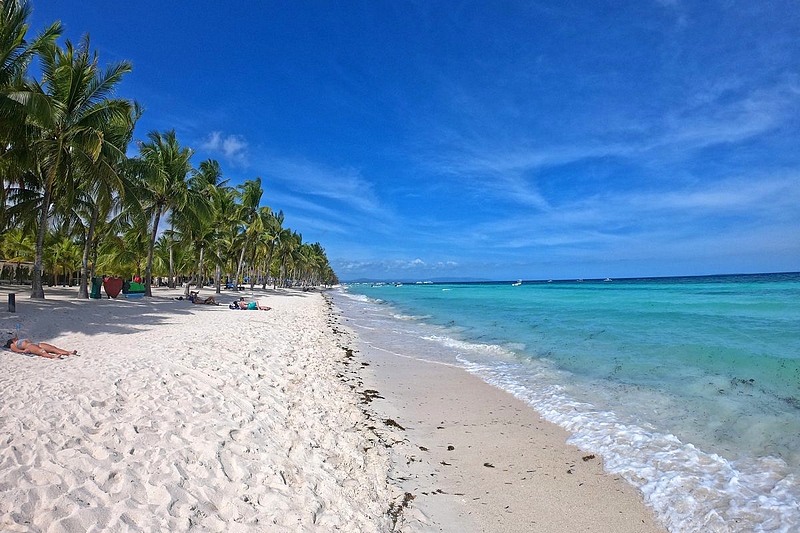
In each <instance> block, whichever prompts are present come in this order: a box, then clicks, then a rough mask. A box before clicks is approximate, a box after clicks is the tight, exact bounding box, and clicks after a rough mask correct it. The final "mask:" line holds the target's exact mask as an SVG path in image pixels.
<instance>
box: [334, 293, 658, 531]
mask: <svg viewBox="0 0 800 533" xmlns="http://www.w3.org/2000/svg"><path fill="white" fill-rule="evenodd" d="M326 299H328V300H329V299H330V297H329V296H327V295H326ZM329 306H332V303H329ZM347 320H348V319H347V317H345V316H343V315H341V314H339V323H340V325H341V327H343V328H346V327H347ZM348 334H349V335H351V340H352V342H353V347H354V359H353V361H354V363H357V367H358V371H357V372H354V373H353V374H352V377H351V379H352V380H355V381H356V382H357V383H358V385H359V387H360V389H359V392H360V394H361V395H362V397H363V398H364V403H366V404H367V405H366V407H365V408H366V409H367V410H368V411H370V412H371V413H372V414H373V418H374V419H375V420H376V422H380V424H378V428H379V429H377V430H376V431H378V434H379V435H381V437H382V439H384V440H385V441H387V442H389V443H390V444H391V452H392V473H391V478H392V480H393V481H394V482H395V483H396V484H398V485H399V486H400V487H402V489H403V490H404V491H405V492H406V494H409V495H411V496H412V497H413V499H412V500H410V505H409V507H408V509H407V516H406V518H407V520H408V523H407V524H406V526H405V529H403V531H432V530H435V531H444V532H449V531H452V532H457V531H460V532H463V531H467V532H469V531H475V532H490V531H508V532H513V531H519V532H525V531H541V532H563V533H567V532H573V531H594V532H609V533H612V532H613V533H624V532H630V533H633V532H648V533H665V532H666V531H667V530H666V528H665V527H664V526H663V525H661V524H659V523H658V522H657V520H656V519H655V517H654V513H653V510H652V509H650V508H649V507H647V505H646V504H645V503H644V501H643V499H642V495H641V493H640V492H639V491H638V490H637V489H636V488H635V487H633V486H632V485H630V484H629V483H628V482H627V481H625V480H624V479H622V478H621V477H619V476H616V475H613V474H609V473H607V472H605V471H604V470H603V463H602V458H601V457H599V456H595V455H594V454H591V453H588V452H583V451H581V450H580V449H578V448H577V447H576V446H574V445H571V444H568V443H567V439H568V438H569V437H570V433H569V432H568V431H566V430H565V429H563V428H561V427H559V426H557V425H556V424H553V423H550V422H547V421H544V420H543V419H542V418H541V417H540V416H539V415H538V414H537V413H536V411H535V410H534V409H533V408H532V407H530V406H529V405H527V404H526V403H524V402H523V401H522V400H519V399H517V398H515V397H513V396H512V395H511V394H510V393H508V392H506V391H503V390H501V389H499V388H497V387H494V386H492V385H490V384H488V383H486V382H485V381H483V380H482V379H480V378H479V377H478V376H476V375H474V374H471V373H470V372H468V371H467V370H466V369H465V368H461V367H456V366H453V365H449V364H444V363H437V362H431V361H427V360H420V359H416V358H413V357H410V356H408V355H405V354H393V353H389V352H386V351H385V350H382V349H380V348H376V347H374V346H370V345H368V344H366V343H365V342H363V341H362V340H361V339H360V338H358V336H357V334H355V333H354V332H352V330H348Z"/></svg>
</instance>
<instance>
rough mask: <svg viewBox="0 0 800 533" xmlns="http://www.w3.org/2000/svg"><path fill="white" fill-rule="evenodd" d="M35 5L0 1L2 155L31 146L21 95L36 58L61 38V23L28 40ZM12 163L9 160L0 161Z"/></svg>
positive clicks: (9, 167) (13, 0)
mask: <svg viewBox="0 0 800 533" xmlns="http://www.w3.org/2000/svg"><path fill="white" fill-rule="evenodd" d="M30 15H31V5H30V3H29V2H27V1H26V0H4V1H0V154H2V155H5V154H6V152H9V151H11V150H9V148H21V147H23V146H24V145H26V144H27V142H26V138H27V135H26V134H27V124H26V113H25V106H23V105H22V104H21V102H20V96H19V94H18V92H19V91H21V90H22V91H23V93H24V89H26V85H28V84H29V83H30V82H29V80H27V79H26V76H27V73H28V66H29V65H30V63H31V61H32V60H33V58H34V57H35V55H36V54H37V53H38V52H39V51H40V50H42V49H43V48H45V47H49V46H52V44H53V43H54V42H55V40H56V39H57V38H58V37H59V36H60V35H61V31H62V27H61V23H60V22H56V23H54V24H52V25H50V26H49V27H48V28H47V29H45V30H44V31H43V32H42V33H40V34H39V35H38V36H37V37H36V38H35V39H34V40H33V41H30V42H29V41H28V40H27V34H28V27H29V26H28V18H29V17H30ZM0 161H2V163H8V158H5V157H3V158H0ZM14 167H18V168H19V166H18V165H5V167H4V168H3V170H4V171H5V172H4V173H3V174H4V176H5V177H6V179H9V178H10V173H9V172H8V171H9V170H14Z"/></svg>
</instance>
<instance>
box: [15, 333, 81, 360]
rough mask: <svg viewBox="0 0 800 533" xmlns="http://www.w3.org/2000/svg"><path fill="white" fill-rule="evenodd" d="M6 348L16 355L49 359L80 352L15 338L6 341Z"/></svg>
mask: <svg viewBox="0 0 800 533" xmlns="http://www.w3.org/2000/svg"><path fill="white" fill-rule="evenodd" d="M5 347H6V348H8V349H9V350H11V351H12V352H15V353H24V354H30V355H40V356H42V357H47V358H48V359H62V358H63V357H64V356H66V355H77V354H78V350H72V351H69V350H63V349H61V348H59V347H57V346H53V345H52V344H47V343H45V342H40V343H35V342H33V341H31V340H29V339H18V338H17V337H16V336H14V337H13V338H11V339H8V341H6V344H5Z"/></svg>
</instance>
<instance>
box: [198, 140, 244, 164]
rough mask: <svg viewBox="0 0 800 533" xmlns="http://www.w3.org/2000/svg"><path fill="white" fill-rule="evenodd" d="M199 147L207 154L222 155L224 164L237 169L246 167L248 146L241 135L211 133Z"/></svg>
mask: <svg viewBox="0 0 800 533" xmlns="http://www.w3.org/2000/svg"><path fill="white" fill-rule="evenodd" d="M200 147H201V148H202V149H204V150H208V151H209V152H215V153H220V154H222V156H223V158H224V159H225V161H226V162H228V163H231V164H232V165H234V166H237V167H244V166H246V165H247V154H248V144H247V141H246V140H245V138H244V137H243V136H241V135H233V134H228V135H224V134H223V133H222V132H219V131H212V132H211V133H209V134H208V137H206V140H205V141H203V142H202V143H201V145H200Z"/></svg>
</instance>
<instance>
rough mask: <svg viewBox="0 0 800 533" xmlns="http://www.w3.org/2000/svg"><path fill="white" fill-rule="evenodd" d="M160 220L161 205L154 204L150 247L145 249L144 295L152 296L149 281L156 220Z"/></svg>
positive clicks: (151, 269)
mask: <svg viewBox="0 0 800 533" xmlns="http://www.w3.org/2000/svg"><path fill="white" fill-rule="evenodd" d="M159 220H161V207H160V206H156V215H155V220H154V221H153V231H152V232H150V248H149V249H148V250H147V267H146V268H145V270H144V295H145V296H153V292H152V290H151V289H150V283H151V282H152V277H153V250H154V249H155V247H156V233H158V222H159Z"/></svg>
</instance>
